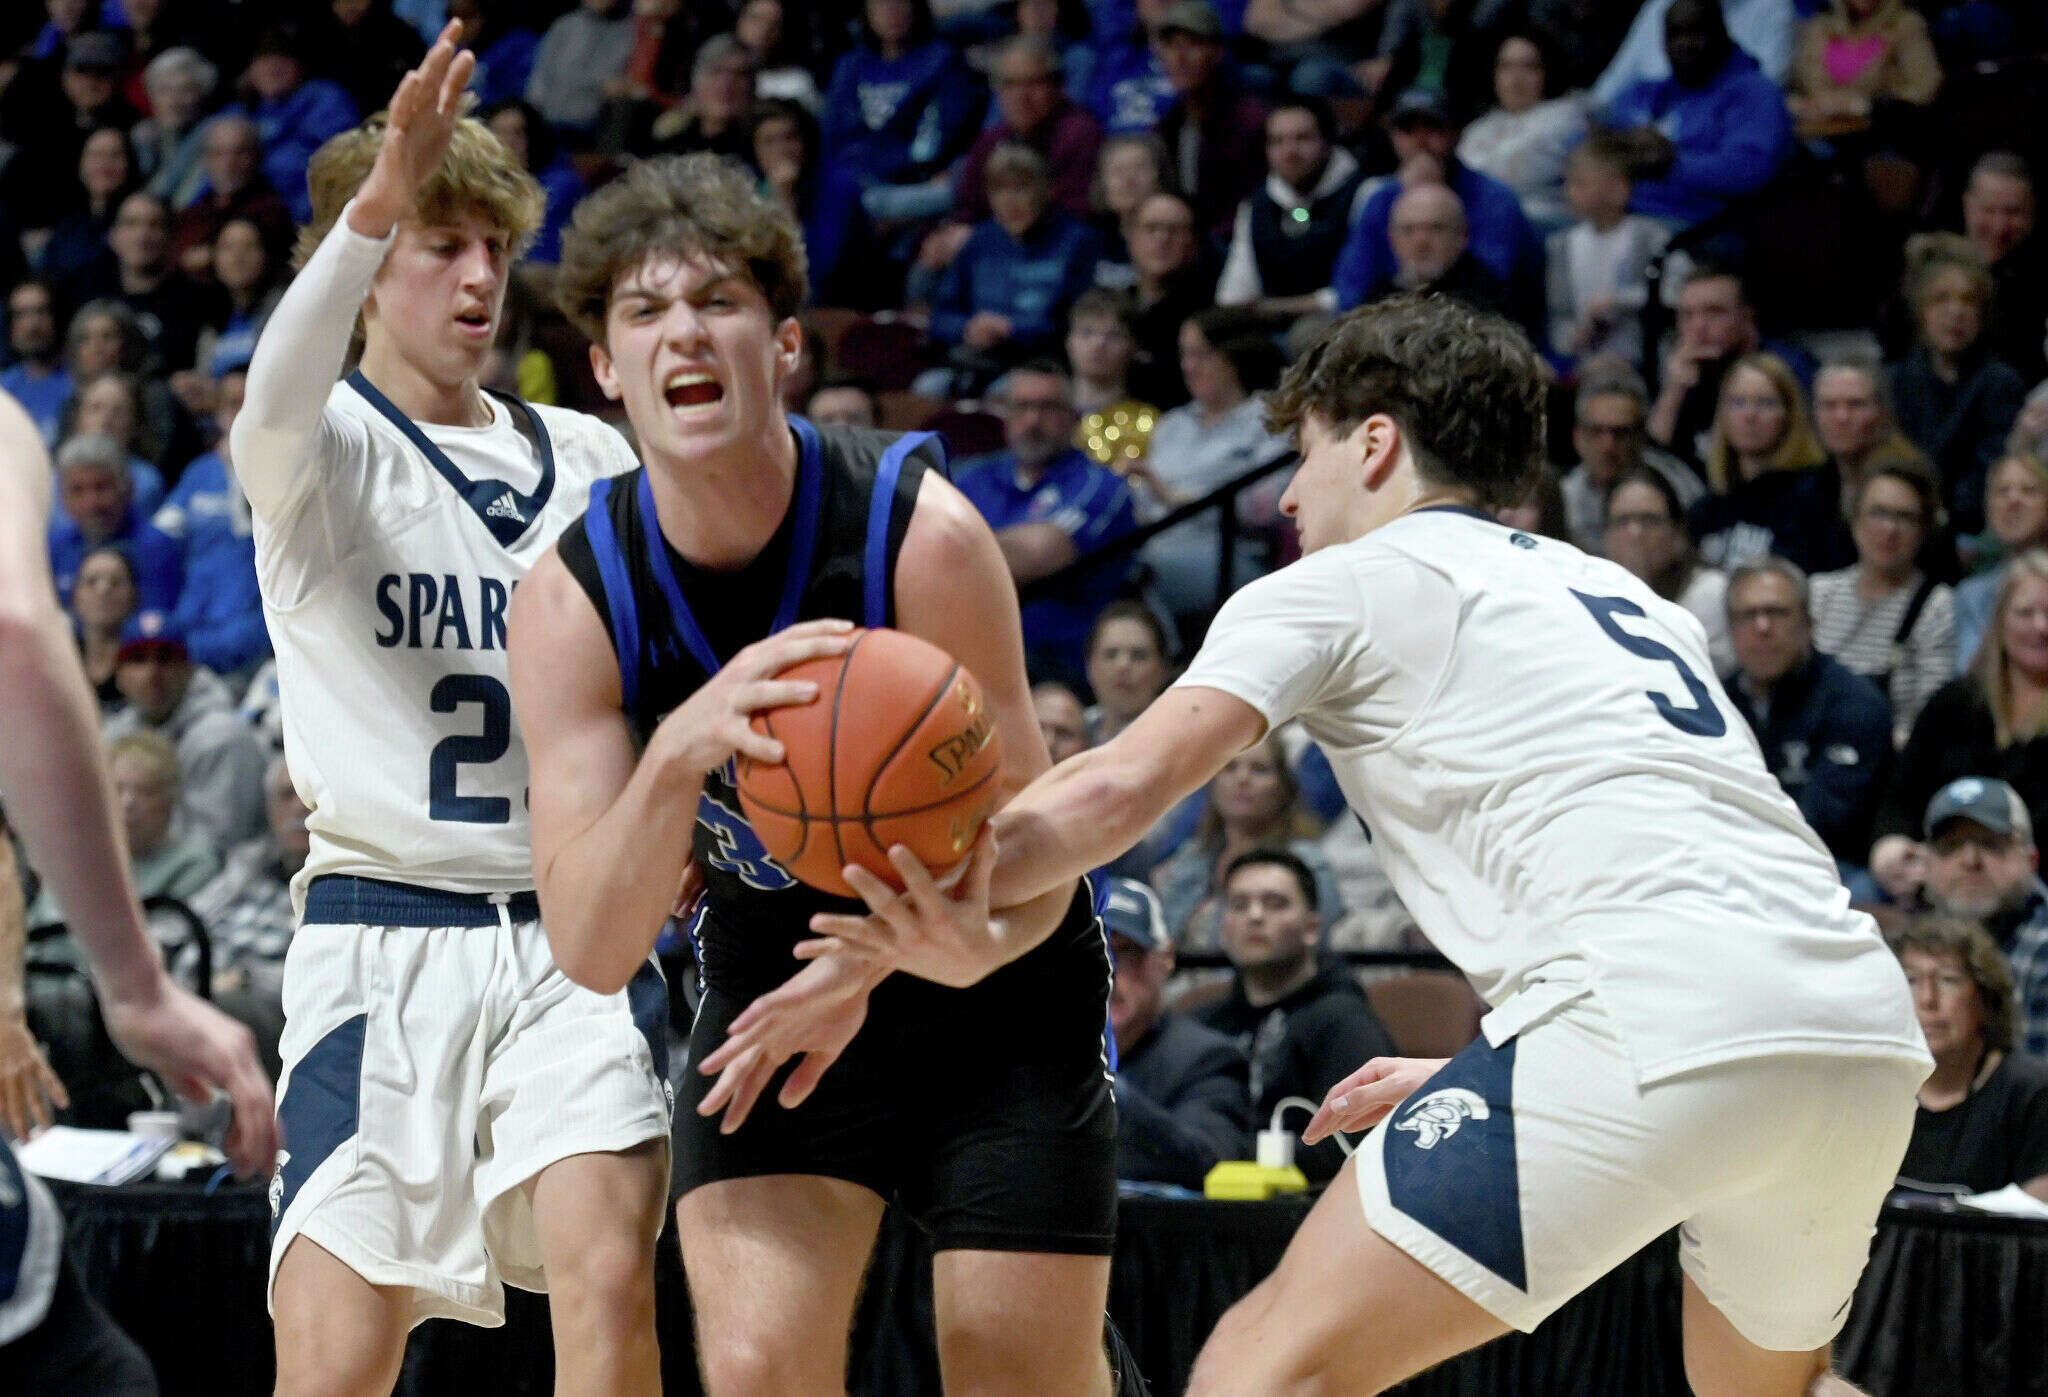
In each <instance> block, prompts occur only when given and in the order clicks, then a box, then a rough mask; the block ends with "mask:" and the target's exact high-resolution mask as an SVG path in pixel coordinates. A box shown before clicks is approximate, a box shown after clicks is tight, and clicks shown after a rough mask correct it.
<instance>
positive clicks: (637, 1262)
mask: <svg viewBox="0 0 2048 1397" xmlns="http://www.w3.org/2000/svg"><path fill="white" fill-rule="evenodd" d="M526 1188H527V1197H528V1198H529V1199H531V1200H532V1204H533V1222H534V1231H535V1233H536V1234H537V1236H538V1238H539V1241H540V1250H541V1258H542V1262H543V1264H544V1265H545V1266H546V1268H547V1273H548V1311H549V1315H550V1320H551V1323H552V1325H553V1327H554V1335H555V1392H556V1394H557V1397H598V1394H604V1395H605V1397H610V1395H611V1394H618V1397H656V1394H658V1393H659V1392H660V1391H661V1349H660V1346H659V1344H658V1343H657V1342H656V1340H655V1334H654V1248H655V1244H656V1241H657V1239H658V1238H659V1237H660V1235H661V1215H662V1206H663V1204H664V1203H665V1202H666V1200H667V1196H668V1151H667V1150H666V1149H665V1148H663V1142H661V1141H659V1140H649V1141H647V1142H646V1143H645V1144H642V1145H638V1146H636V1147H634V1148H633V1149H630V1150H627V1151H625V1152H623V1153H619V1154H579V1155H571V1156H569V1157H568V1158H567V1159H560V1160H557V1161H555V1162H554V1163H553V1164H550V1165H549V1166H548V1167H547V1168H545V1169H543V1170H541V1172H540V1173H539V1174H537V1175H536V1176H534V1178H532V1179H531V1180H529V1181H528V1183H527V1185H526Z"/></svg>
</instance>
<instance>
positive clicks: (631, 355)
mask: <svg viewBox="0 0 2048 1397" xmlns="http://www.w3.org/2000/svg"><path fill="white" fill-rule="evenodd" d="M801 335H802V332H801V331H800V330H799V329H798V327H797V323H796V322H795V321H794V320H784V321H781V322H780V323H778V322H777V320H776V317H775V312H774V310H773V308H772V307H770V306H769V304H768V298H767V297H766V296H764V295H762V293H761V289H760V288H759V287H758V286H756V285H755V284H754V282H753V280H752V279H751V278H750V277H748V276H747V275H746V274H745V273H744V272H742V271H740V270H737V269H735V268H732V267H729V266H727V265H725V264H723V263H720V262H716V261H713V260H712V259H710V258H708V257H705V256H703V255H702V254H691V255H689V256H674V255H668V256H662V255H656V256H650V257H649V258H647V259H646V260H645V261H644V262H642V263H641V264H640V265H639V266H638V267H637V268H634V269H633V270H631V271H628V272H625V273H624V274H622V275H621V276H620V278H619V281H618V283H617V285H616V286H615V287H614V288H613V290H612V294H611V301H610V304H609V305H608V306H607V307H606V310H605V343H604V345H602V346H596V345H593V346H592V347H591V366H592V368H593V369H594V370H595V372H596V375H597V382H598V386H599V387H600V388H602V389H603V390H604V392H605V396H607V397H609V398H612V399H614V400H616V401H619V402H623V403H624V404H625V406H626V415H627V417H629V418H630V419H631V420H632V423H633V430H634V433H635V435H636V436H638V438H639V441H640V445H641V448H642V449H643V451H653V452H660V453H663V454H666V455H669V456H675V457H695V456H702V455H704V454H706V453H716V452H718V451H721V450H724V449H727V448H730V447H733V446H735V445H741V444H751V443H752V442H753V441H755V440H757V439H758V438H759V436H760V434H761V432H762V431H763V430H764V429H765V428H766V427H767V425H768V424H769V423H770V422H771V421H772V420H773V417H774V413H775V411H776V407H777V404H778V403H779V402H780V401H781V393H782V385H783V380H784V379H785V378H787V377H788V375H789V374H790V373H792V372H793V371H794V370H795V368H796V363H797V358H798V353H799V348H800V343H801Z"/></svg>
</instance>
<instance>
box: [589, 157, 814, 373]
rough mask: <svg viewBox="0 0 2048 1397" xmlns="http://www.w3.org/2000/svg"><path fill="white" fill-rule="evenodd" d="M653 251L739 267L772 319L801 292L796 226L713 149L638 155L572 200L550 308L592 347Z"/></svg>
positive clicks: (782, 316) (788, 309) (803, 276)
mask: <svg viewBox="0 0 2048 1397" xmlns="http://www.w3.org/2000/svg"><path fill="white" fill-rule="evenodd" d="M655 254H665V255H674V256H680V257H689V256H701V257H704V258H707V259H709V260H711V261H713V262H719V263H724V264H726V265H728V266H730V267H733V268H735V269H739V268H744V269H745V270H746V272H747V275H748V276H750V277H751V278H752V279H753V282H754V285H755V286H756V287H758V288H759V289H760V292H761V294H762V295H763V296H765V297H767V298H768V306H769V309H770V310H771V311H773V312H774V315H775V318H776V320H777V321H778V322H779V321H783V320H787V319H789V318H790V317H791V316H793V315H795V314H796V313H797V309H798V308H799V307H800V306H802V305H803V303H804V299H805V297H806V296H807V295H808V294H809V292H810V284H809V267H808V265H807V262H806V259H805V256H804V240H803V232H802V230H801V229H799V228H798V227H797V223H796V220H795V219H794V218H792V217H791V216H790V214H789V213H788V211H787V210H785V209H784V208H783V207H782V206H781V205H780V204H776V203H773V202H771V201H770V200H769V199H767V198H765V197H764V196H763V195H762V194H761V192H760V190H759V189H758V188H757V187H756V186H755V184H754V181H753V179H752V178H751V177H750V176H749V175H748V174H747V172H746V171H745V170H744V169H743V168H742V167H741V166H739V165H738V164H736V163H734V162H732V161H729V160H726V159H724V158H723V157H721V156H717V155H706V154H697V155H671V156H664V157H662V158H661V159H658V160H639V161H635V162H633V163H632V164H630V165H628V166H627V167H626V173H625V174H623V175H621V176H620V177H619V178H618V179H616V180H613V181H612V182H611V183H610V184H608V185H606V186H605V187H604V188H602V189H600V190H598V191H597V192H596V193H595V194H592V195H591V196H590V197H589V198H587V199H585V200H584V201H583V202H582V203H580V204H578V205H577V206H576V214H575V216H574V218H572V219H571V220H570V223H569V227H568V228H567V229H566V230H565V231H564V232H563V234H562V264H561V266H560V268H559V269H558V270H557V272H556V276H555V304H556V305H558V306H560V307H561V308H562V313H563V314H564V315H566V316H568V317H569V321H570V323H571V324H573V325H574V326H575V327H576V328H577V329H579V330H581V331H582V332H583V333H584V334H585V335H587V336H589V338H590V340H591V342H592V343H593V344H603V343H604V342H605V339H604V326H605V313H606V311H607V310H608V309H609V308H610V305H611V296H612V292H613V290H614V289H615V288H616V287H617V285H618V283H619V279H620V278H621V277H623V276H625V275H626V274H627V273H629V272H631V271H633V270H634V269H635V268H637V267H639V266H640V264H641V263H643V262H645V261H646V260H647V258H648V257H650V256H652V255H655Z"/></svg>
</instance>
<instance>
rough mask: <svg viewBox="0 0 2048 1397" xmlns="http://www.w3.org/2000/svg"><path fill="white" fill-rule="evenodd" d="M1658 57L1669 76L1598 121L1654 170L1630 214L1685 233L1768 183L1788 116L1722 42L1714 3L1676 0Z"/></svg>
mask: <svg viewBox="0 0 2048 1397" xmlns="http://www.w3.org/2000/svg"><path fill="white" fill-rule="evenodd" d="M1664 50H1665V53H1666V54H1667V55H1668V56H1669V58H1670V61H1671V76H1670V77H1668V78H1657V79H1651V80H1646V81H1642V82H1637V83H1634V84H1632V85H1631V86H1629V87H1627V88H1624V89H1623V90H1622V92H1621V94H1620V95H1619V96H1617V97H1616V98H1615V99H1614V100H1613V101H1612V102H1611V103H1609V104H1608V105H1607V107H1606V108H1605V109H1604V110H1603V111H1602V112H1601V113H1600V115H1599V121H1600V123H1601V124H1602V125H1605V126H1609V127H1613V128H1615V129H1617V130H1635V131H1638V132H1640V133H1641V135H1642V139H1643V141H1644V144H1645V147H1646V151H1647V153H1648V155H1649V156H1650V157H1651V158H1650V160H1649V163H1650V165H1651V167H1652V168H1655V169H1657V171H1658V172H1657V174H1656V176H1655V177H1654V178H1643V179H1638V180H1637V181H1636V185H1635V192H1634V194H1633V195H1632V196H1631V197H1630V199H1629V208H1630V209H1631V210H1632V211H1633V212H1636V213H1640V214H1645V215H1647V216H1649V217H1651V218H1658V219H1662V220H1664V221H1666V222H1667V223H1673V224H1677V225H1680V226H1690V225H1692V224H1695V223H1698V222H1700V221H1701V220H1702V219H1707V218H1712V217H1713V216H1714V215H1715V214H1717V213H1720V212H1722V211H1723V210H1724V209H1726V208H1727V207H1728V206H1729V205H1730V204H1732V203H1734V202H1735V201H1736V200H1738V199H1742V198H1745V197H1747V196H1749V195H1752V194H1755V193H1757V192H1758V191H1759V190H1761V189H1762V188H1763V187H1764V186H1765V185H1767V184H1769V183H1770V182H1771V178H1772V177H1773V176H1774V175H1776V174H1777V173H1778V170H1779V168H1780V167H1782V166H1783V165H1784V163H1785V161H1786V159H1787V157H1789V156H1790V155H1791V154H1792V113H1791V111H1790V110H1789V109H1788V108H1787V107H1786V106H1785V94H1784V93H1783V92H1781V91H1779V89H1778V85H1777V84H1776V83H1774V82H1772V81H1771V80H1770V79H1769V78H1768V77H1766V76H1765V75H1764V73H1763V70H1762V69H1761V68H1759V67H1758V66H1757V62H1756V60H1755V59H1754V58H1752V57H1750V56H1749V55H1748V54H1747V53H1744V52H1743V51H1742V50H1741V49H1739V48H1737V47H1736V46H1735V43H1734V41H1733V40H1732V39H1730V38H1729V37H1728V28H1727V25H1726V24H1725V23H1724V21H1723V20H1722V17H1721V7H1720V4H1719V0H1675V3H1673V4H1672V6H1671V8H1670V10H1669V11H1667V12H1666V13H1665V16H1664ZM1660 167H1661V168H1660Z"/></svg>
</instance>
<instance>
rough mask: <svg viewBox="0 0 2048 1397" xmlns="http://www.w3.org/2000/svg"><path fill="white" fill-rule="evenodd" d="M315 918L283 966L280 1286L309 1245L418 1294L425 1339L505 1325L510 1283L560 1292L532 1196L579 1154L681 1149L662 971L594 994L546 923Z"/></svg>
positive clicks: (275, 1198)
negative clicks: (283, 1271) (429, 1322)
mask: <svg viewBox="0 0 2048 1397" xmlns="http://www.w3.org/2000/svg"><path fill="white" fill-rule="evenodd" d="M329 881H333V880H327V879H322V880H320V882H321V883H326V882H329ZM347 881H350V882H368V881H369V880H347ZM387 886H388V885H387ZM319 889H320V883H316V884H315V890H316V893H317V892H318V891H319ZM525 901H527V902H528V903H530V901H531V895H530V894H529V895H527V896H526V899H525ZM315 910H316V908H315V907H314V906H313V905H311V904H309V907H308V916H309V921H308V924H307V925H305V926H303V927H301V928H300V930H299V931H298V933H297V934H296V935H295V936H294V937H293V938H292V944H291V949H290V951H289V952H288V954H287V956H286V960H285V977H284V1010H285V1029H284V1039H283V1043H282V1045H281V1051H282V1055H283V1058H284V1063H285V1068H284V1076H283V1078H282V1079H281V1080H280V1082H279V1084H278V1126H279V1132H280V1135H281V1137H282V1138H281V1141H280V1146H279V1155H278V1161H279V1163H278V1171H277V1173H276V1174H275V1175H274V1176H273V1178H272V1180H271V1186H270V1202H271V1217H272V1228H273V1235H272V1238H271V1247H270V1278H271V1282H272V1284H273V1285H274V1284H275V1282H276V1279H277V1267H278V1263H279V1261H280V1260H282V1259H283V1257H284V1253H285V1248H286V1247H287V1246H289V1245H290V1243H291V1240H292V1238H293V1237H295V1236H300V1235H303V1236H306V1237H308V1238H310V1239H311V1240H313V1241H314V1242H317V1243H318V1244H319V1245H320V1246H321V1247H323V1248H325V1249H326V1250H328V1251H330V1252H332V1253H333V1254H334V1255H335V1256H336V1257H338V1258H340V1259H341V1260H342V1261H343V1262H344V1263H346V1264H347V1265H348V1266H349V1267H350V1268H351V1269H353V1270H354V1271H356V1272H357V1273H358V1274H360V1275H361V1276H362V1277H363V1278H364V1279H365V1280H367V1281H370V1282H371V1283H372V1284H375V1285H390V1286H408V1287H410V1288H411V1289H412V1292H413V1297H414V1299H413V1316H412V1318H413V1323H414V1324H418V1323H419V1322H420V1321H421V1320H425V1319H430V1318H433V1317H435V1316H438V1315H446V1316H450V1317H453V1318H456V1319H462V1320H467V1321H468V1322H470V1323H472V1324H480V1325H486V1326H492V1325H498V1324H502V1323H504V1318H505V1295H504V1284H505V1283H506V1282H509V1283H511V1284H513V1285H516V1286H518V1287H520V1288H521V1289H523V1290H534V1291H545V1290H546V1289H547V1283H546V1277H545V1274H544V1272H543V1269H542V1264H541V1262H542V1258H541V1254H540V1249H539V1246H538V1243H537V1241H536V1238H535V1234H534V1227H533V1217H532V1212H531V1208H530V1206H529V1204H528V1202H527V1197H526V1193H525V1190H524V1189H523V1188H522V1187H521V1185H523V1184H524V1183H526V1181H527V1180H529V1179H531V1178H533V1176H534V1175H536V1174H538V1173H539V1172H540V1171H541V1170H543V1169H545V1168H546V1167H547V1166H548V1165H550V1164H552V1163H554V1162H555V1161H557V1160H560V1159H564V1158H567V1157H568V1156H570V1155H575V1154H592V1153H606V1152H613V1151H621V1150H627V1149H631V1148H632V1147H634V1146H636V1145H639V1144H642V1143H643V1142H645V1141H648V1140H661V1141H663V1142H664V1143H666V1141H667V1139H668V1132H669V1110H670V1092H669V1087H668V1081H667V1063H666V1059H667V1051H666V1046H667V1040H666V1038H665V1036H664V1035H665V1032H666V1019H667V1015H668V995H667V990H666V988H665V987H664V985H663V984H662V979H661V972H660V970H659V969H658V968H657V967H656V966H655V964H654V963H653V962H652V961H651V960H650V961H649V963H648V964H647V965H646V966H645V967H643V968H642V970H641V971H640V972H639V974H638V975H636V976H635V977H634V980H633V982H632V983H631V984H630V985H629V986H628V987H627V988H625V989H624V990H621V991H619V992H618V993H616V994H609V995H606V994H597V993H595V992H593V991H591V990H587V989H585V988H583V987H582V986H580V985H578V984H576V983H575V982H574V981H572V980H570V979H569V978H568V977H567V976H566V975H564V974H563V973H562V972H561V970H560V969H559V968H558V967H557V966H556V964H555V961H554V957H553V955H552V954H551V953H550V952H549V949H548V941H547V933H546V931H545V929H544V928H543V927H542V926H541V924H540V923H539V922H538V921H536V920H516V921H515V920H512V919H511V918H510V917H509V916H508V917H506V918H504V919H503V920H502V921H501V920H498V919H495V918H494V919H493V920H492V921H491V922H490V923H489V924H488V925H481V926H479V925H469V926H433V927H422V926H407V925H396V926H392V925H366V924H360V923H356V924H315V923H313V922H311V920H310V917H311V914H312V913H313V911H315ZM380 910H381V909H380ZM522 910H525V909H522ZM472 920H474V919H472ZM661 1168H662V1170H663V1177H664V1178H665V1177H666V1171H667V1163H666V1160H665V1159H664V1160H663V1161H662V1162H661Z"/></svg>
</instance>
